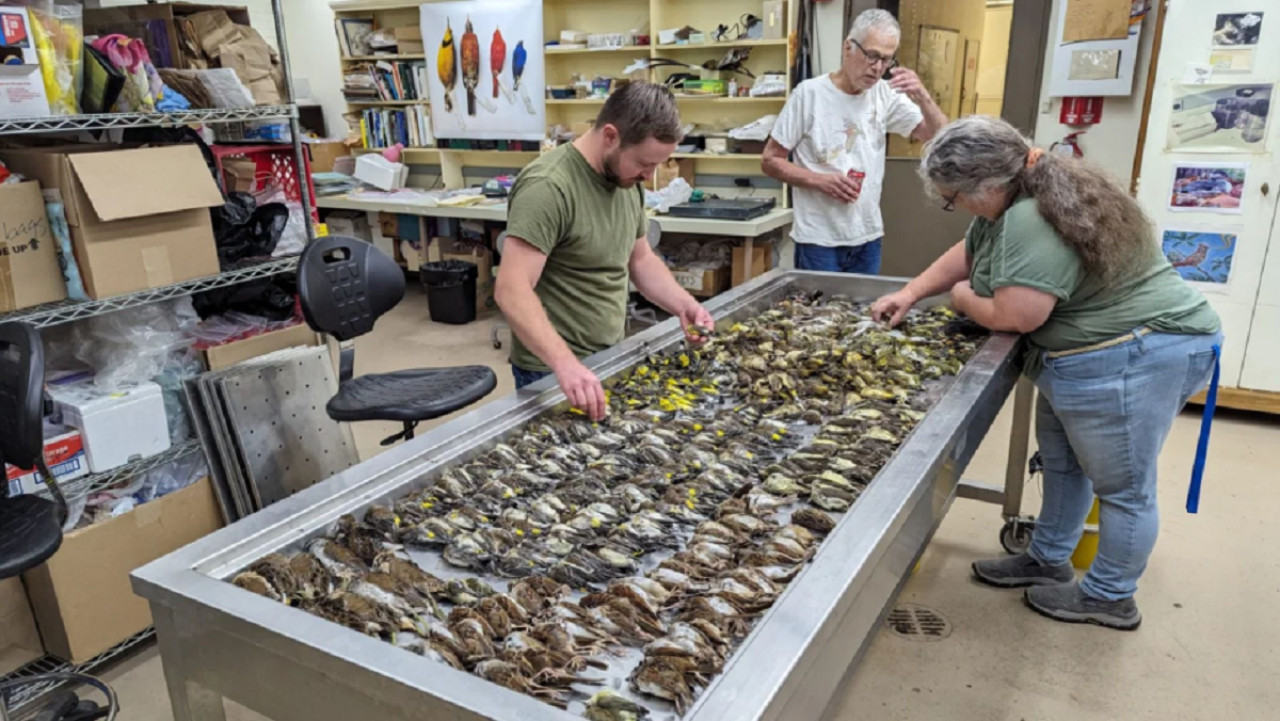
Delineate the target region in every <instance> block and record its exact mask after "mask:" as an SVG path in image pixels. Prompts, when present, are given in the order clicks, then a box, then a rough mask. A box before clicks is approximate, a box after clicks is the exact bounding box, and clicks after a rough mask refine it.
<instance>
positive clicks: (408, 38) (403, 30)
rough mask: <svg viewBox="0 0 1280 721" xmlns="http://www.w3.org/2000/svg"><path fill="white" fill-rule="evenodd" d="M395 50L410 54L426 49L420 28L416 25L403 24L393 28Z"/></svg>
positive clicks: (402, 53)
mask: <svg viewBox="0 0 1280 721" xmlns="http://www.w3.org/2000/svg"><path fill="white" fill-rule="evenodd" d="M395 34H396V52H398V53H400V54H401V55H411V54H414V53H422V52H425V51H426V47H425V46H424V45H423V42H422V28H421V27H419V26H417V25H403V26H401V27H398V28H395Z"/></svg>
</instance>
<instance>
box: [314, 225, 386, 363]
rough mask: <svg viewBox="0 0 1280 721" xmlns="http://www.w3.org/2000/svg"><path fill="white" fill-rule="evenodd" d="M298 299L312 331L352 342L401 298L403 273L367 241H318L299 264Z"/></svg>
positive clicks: (318, 239) (330, 238) (334, 237)
mask: <svg viewBox="0 0 1280 721" xmlns="http://www.w3.org/2000/svg"><path fill="white" fill-rule="evenodd" d="M298 297H299V299H300V300H301V302H302V316H303V318H305V319H306V321H307V325H309V326H311V328H312V329H313V330H316V331H319V332H321V333H327V334H329V335H332V336H333V337H335V338H337V339H338V340H340V341H346V340H351V339H353V338H356V337H358V336H362V335H364V334H365V333H368V332H369V331H371V330H373V324H374V323H375V322H376V321H377V320H378V318H379V317H380V316H381V315H382V314H383V313H386V312H387V311H389V310H391V309H392V308H394V307H396V304H397V303H399V302H400V300H401V299H402V298H404V271H403V270H402V269H401V268H400V266H399V265H398V264H397V263H396V262H395V261H394V260H392V259H391V258H388V257H387V255H386V254H385V253H383V252H382V251H380V250H378V249H377V248H375V247H373V245H372V244H371V243H366V242H365V241H363V240H357V239H355V238H347V237H343V236H331V237H328V238H317V239H316V240H313V241H312V242H311V243H309V244H308V245H307V247H306V249H305V250H303V251H302V257H301V258H300V259H299V260H298Z"/></svg>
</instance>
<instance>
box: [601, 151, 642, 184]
mask: <svg viewBox="0 0 1280 721" xmlns="http://www.w3.org/2000/svg"><path fill="white" fill-rule="evenodd" d="M620 155H622V151H620V150H615V151H614V152H613V153H612V154H610V155H606V156H605V157H604V179H605V180H607V181H609V182H610V183H612V184H613V185H616V186H618V187H619V188H631V187H634V186H635V184H636V181H635V179H633V178H628V179H623V178H622V176H621V175H619V174H618V157H619V156H620Z"/></svg>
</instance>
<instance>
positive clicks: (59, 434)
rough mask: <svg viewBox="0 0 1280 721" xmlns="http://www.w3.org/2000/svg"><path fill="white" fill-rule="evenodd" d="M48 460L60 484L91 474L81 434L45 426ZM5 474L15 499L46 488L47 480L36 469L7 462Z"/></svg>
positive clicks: (73, 430) (72, 429) (45, 446)
mask: <svg viewBox="0 0 1280 721" xmlns="http://www.w3.org/2000/svg"><path fill="white" fill-rule="evenodd" d="M44 461H45V463H47V464H49V471H50V472H52V473H53V477H54V478H56V479H58V483H60V484H61V483H65V482H67V481H70V480H74V479H76V478H80V477H82V476H86V475H88V474H89V461H88V459H87V458H85V454H84V439H83V438H81V437H80V431H77V430H76V429H74V428H68V427H66V426H55V425H49V424H45V427H44ZM4 475H5V480H6V481H8V483H9V495H10V496H11V497H12V496H19V495H22V494H24V493H36V492H37V491H39V490H41V489H43V488H44V487H45V485H44V479H43V478H41V477H40V472H39V471H37V470H35V469H32V470H30V471H24V470H22V469H21V468H15V467H14V466H11V465H9V464H7V463H6V464H5V466H4Z"/></svg>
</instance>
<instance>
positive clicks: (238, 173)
mask: <svg viewBox="0 0 1280 721" xmlns="http://www.w3.org/2000/svg"><path fill="white" fill-rule="evenodd" d="M257 176H258V164H257V163H255V162H253V161H252V160H248V159H246V158H227V159H226V160H224V161H222V187H223V189H224V190H226V191H227V192H228V193H252V192H253V189H254V187H255V186H254V181H255V180H256V178H257Z"/></svg>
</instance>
